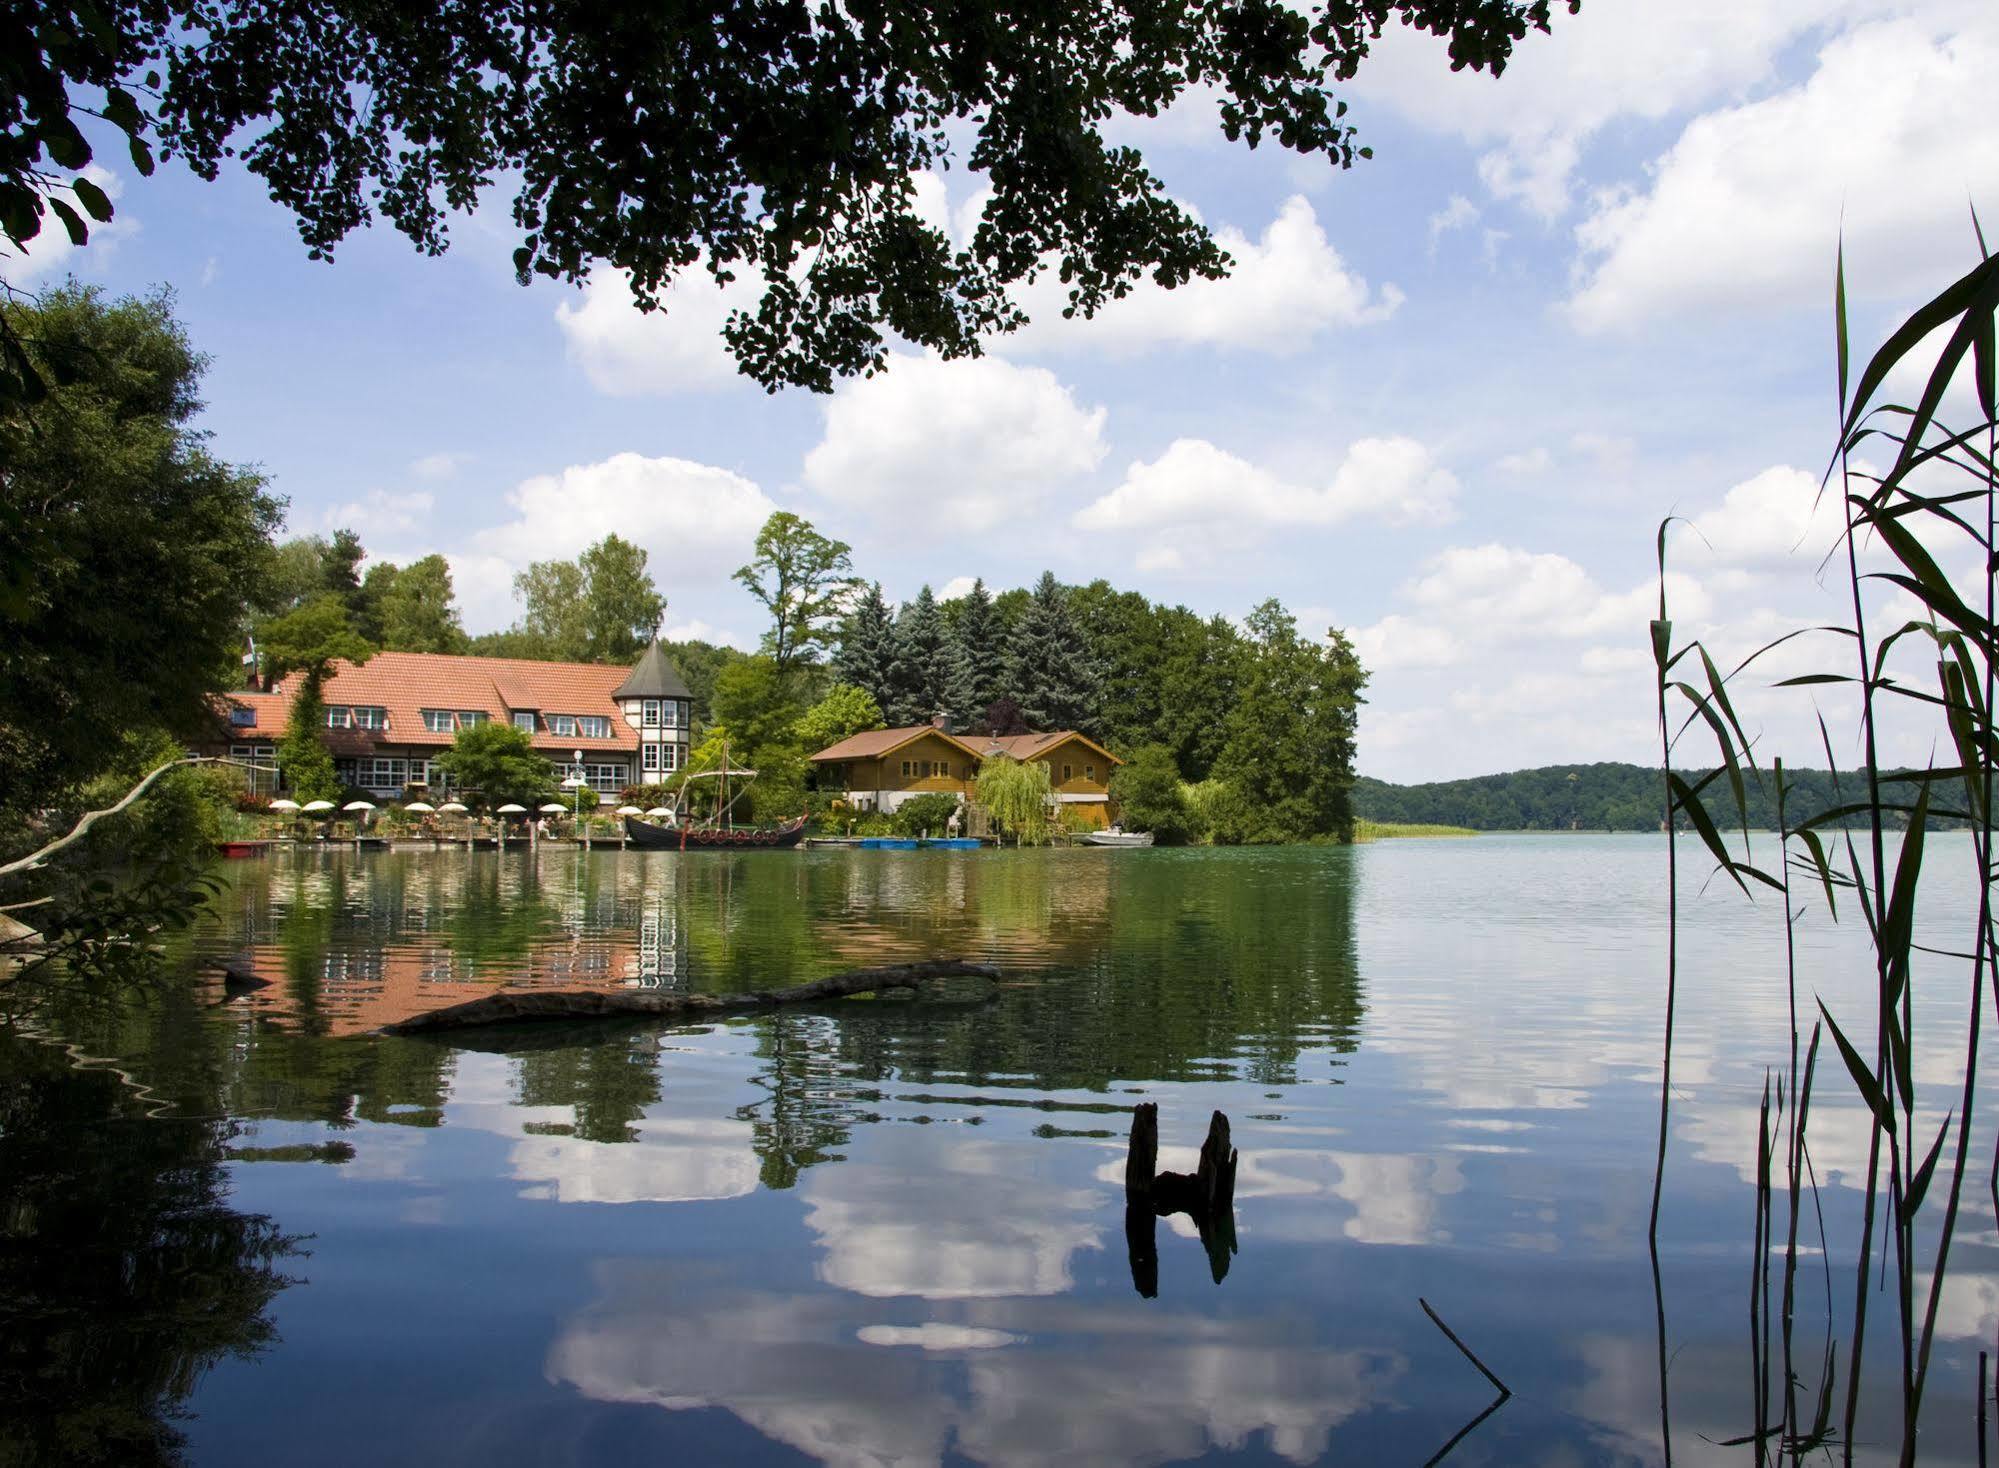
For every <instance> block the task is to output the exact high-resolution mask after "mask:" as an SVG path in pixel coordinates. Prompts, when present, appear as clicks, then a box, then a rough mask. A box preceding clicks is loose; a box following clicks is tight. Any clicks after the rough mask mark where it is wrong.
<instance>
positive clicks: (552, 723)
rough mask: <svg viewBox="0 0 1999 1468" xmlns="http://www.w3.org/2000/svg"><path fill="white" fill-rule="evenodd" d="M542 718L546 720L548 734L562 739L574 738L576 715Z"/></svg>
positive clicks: (554, 715) (550, 715)
mask: <svg viewBox="0 0 1999 1468" xmlns="http://www.w3.org/2000/svg"><path fill="white" fill-rule="evenodd" d="M542 717H544V718H545V719H547V720H548V732H549V733H551V734H554V735H558V736H559V737H561V738H564V739H574V738H575V737H576V715H574V714H544V715H543V716H542Z"/></svg>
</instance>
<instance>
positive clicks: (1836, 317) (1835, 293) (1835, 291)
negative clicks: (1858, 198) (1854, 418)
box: [1832, 229, 1847, 415]
mask: <svg viewBox="0 0 1999 1468" xmlns="http://www.w3.org/2000/svg"><path fill="white" fill-rule="evenodd" d="M1832 323H1833V328H1832V329H1833V337H1834V339H1835V341H1836V342H1837V344H1838V347H1839V411H1840V413H1841V414H1842V415H1844V414H1845V412H1846V367H1847V335H1846V231H1845V230H1843V229H1842V230H1841V231H1840V232H1839V254H1838V257H1837V260H1836V263H1835V264H1834V266H1833V272H1832Z"/></svg>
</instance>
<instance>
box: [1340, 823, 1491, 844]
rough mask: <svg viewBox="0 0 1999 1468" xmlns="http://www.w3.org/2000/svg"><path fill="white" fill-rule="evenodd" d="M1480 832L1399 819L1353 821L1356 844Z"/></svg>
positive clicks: (1468, 834)
mask: <svg viewBox="0 0 1999 1468" xmlns="http://www.w3.org/2000/svg"><path fill="white" fill-rule="evenodd" d="M1479 834H1481V833H1480V832H1477V831H1474V830H1473V829H1472V828H1471V827H1470V826H1434V825H1423V824H1405V823H1402V822H1397V821H1370V820H1368V819H1367V818H1365V817H1362V818H1360V819H1359V820H1356V821H1355V822H1354V823H1353V839H1354V844H1355V845H1356V846H1358V845H1359V844H1360V843H1361V842H1363V841H1394V840H1399V839H1402V838H1405V837H1410V836H1477V835H1479Z"/></svg>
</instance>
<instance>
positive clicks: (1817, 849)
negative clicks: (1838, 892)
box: [1797, 827, 1839, 922]
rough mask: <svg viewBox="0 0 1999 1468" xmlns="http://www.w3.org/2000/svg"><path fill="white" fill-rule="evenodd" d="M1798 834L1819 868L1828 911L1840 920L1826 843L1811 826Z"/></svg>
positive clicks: (1836, 920) (1833, 917)
mask: <svg viewBox="0 0 1999 1468" xmlns="http://www.w3.org/2000/svg"><path fill="white" fill-rule="evenodd" d="M1797 836H1798V839H1799V840H1800V841H1802V842H1804V843H1805V849H1806V850H1808V851H1810V852H1811V854H1812V865H1813V866H1814V867H1815V868H1817V870H1818V874H1819V881H1820V883H1822V884H1823V885H1824V887H1825V905H1826V911H1827V912H1829V913H1831V914H1832V919H1833V921H1834V922H1838V921H1839V902H1838V899H1836V898H1835V897H1834V896H1833V890H1832V867H1831V866H1830V865H1829V864H1828V863H1827V862H1826V859H1825V843H1824V842H1822V841H1820V840H1819V833H1818V832H1816V831H1814V830H1812V829H1810V828H1809V827H1806V828H1805V829H1803V830H1801V831H1799V832H1798V833H1797Z"/></svg>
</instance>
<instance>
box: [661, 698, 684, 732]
mask: <svg viewBox="0 0 1999 1468" xmlns="http://www.w3.org/2000/svg"><path fill="white" fill-rule="evenodd" d="M659 712H660V721H661V722H662V723H663V724H665V725H666V727H667V728H669V729H685V728H686V727H687V705H686V704H685V703H683V702H682V701H681V700H679V699H677V698H669V699H668V700H667V701H666V702H665V703H663V704H661V705H660V706H659Z"/></svg>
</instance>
